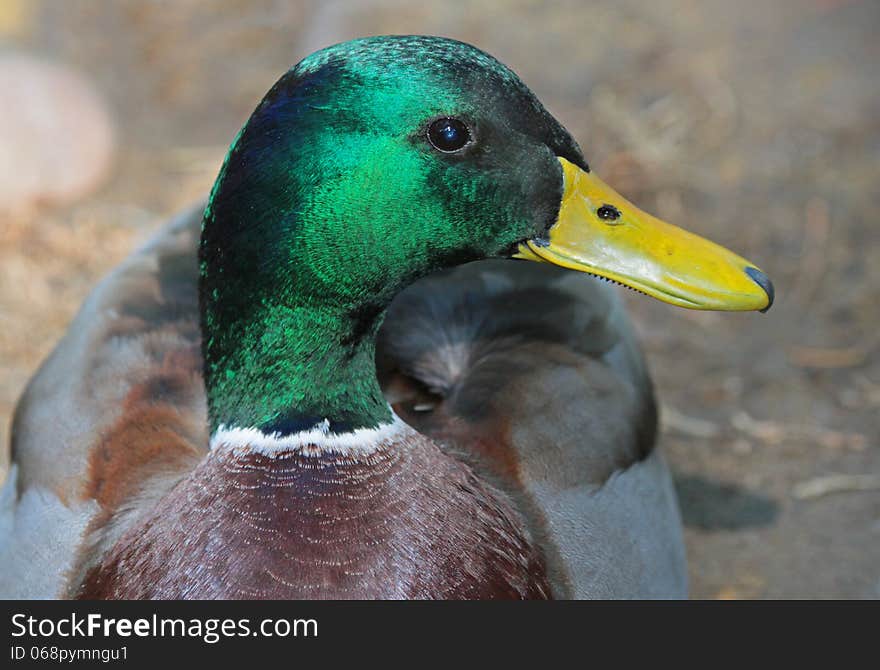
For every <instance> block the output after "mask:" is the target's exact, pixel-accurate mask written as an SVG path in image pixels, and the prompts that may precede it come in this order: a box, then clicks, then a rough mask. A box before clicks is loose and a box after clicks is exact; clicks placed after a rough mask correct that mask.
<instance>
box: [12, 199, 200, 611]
mask: <svg viewBox="0 0 880 670" xmlns="http://www.w3.org/2000/svg"><path fill="white" fill-rule="evenodd" d="M201 211H202V210H201V207H196V208H194V209H192V210H191V211H189V212H187V213H185V214H183V215H181V216H180V217H178V218H177V219H175V220H174V221H173V222H172V223H171V224H170V225H169V226H167V227H166V228H164V229H163V230H162V231H160V233H159V234H158V235H157V236H156V237H154V238H153V239H152V240H151V241H150V242H149V243H148V244H147V245H146V246H144V247H143V248H142V249H140V250H139V251H137V252H135V253H134V254H132V255H131V256H130V257H129V258H127V259H126V260H125V261H124V262H123V263H122V264H121V265H120V266H119V267H118V268H116V269H115V270H114V271H113V272H112V273H111V274H110V275H109V276H108V277H106V278H105V279H104V280H103V281H102V282H101V283H100V284H99V285H98V286H97V287H96V288H95V289H94V291H93V292H92V293H91V294H90V296H89V298H88V299H87V300H86V302H85V303H84V304H83V306H82V308H81V309H80V311H79V313H78V315H77V316H76V318H75V319H74V321H73V322H72V323H71V325H70V328H69V329H68V331H67V333H66V334H65V336H64V338H63V339H62V340H61V341H60V342H59V344H58V345H57V347H56V348H55V350H54V351H53V352H52V354H51V355H50V356H49V358H47V359H46V361H45V362H44V363H43V365H42V366H41V367H40V369H39V370H38V371H37V373H36V374H35V375H34V377H33V378H32V379H31V381H30V382H29V384H28V386H27V388H26V389H25V392H24V394H23V396H22V398H21V399H20V400H19V403H18V406H17V408H16V412H15V416H14V418H13V425H12V441H11V442H12V468H11V469H10V475H9V477H8V478H7V481H6V483H5V484H4V487H3V491H2V493H0V562H2V565H3V570H2V571H0V572H2V575H0V594H2V595H6V596H7V597H49V598H51V597H59V596H62V595H65V594H66V592H67V590H68V588H69V586H70V584H72V583H76V582H77V576H78V575H79V574H81V572H82V571H83V570H84V569H86V567H87V565H88V563H89V562H90V561H91V560H93V558H94V557H95V556H96V555H97V554H98V553H100V551H101V549H102V547H103V546H105V545H106V544H107V543H110V542H112V540H113V537H115V536H116V535H117V534H118V533H119V532H121V531H122V529H123V528H124V526H125V524H126V523H127V522H128V521H129V520H130V519H131V518H132V517H133V516H134V515H135V514H136V513H137V512H138V511H139V510H140V509H141V508H142V507H144V506H145V505H146V504H148V501H149V500H151V499H155V498H157V497H158V496H160V495H161V494H162V493H163V492H164V491H165V490H167V488H168V487H169V486H170V485H172V484H173V482H174V481H176V480H177V479H179V478H180V477H182V476H184V474H185V473H186V472H187V471H188V470H189V468H191V467H192V466H193V465H194V463H195V462H196V461H197V460H198V458H199V457H200V455H201V454H202V453H204V451H205V450H206V449H207V435H206V415H205V397H204V389H203V385H202V379H201V374H202V372H201V367H202V362H201V353H200V350H199V347H200V342H199V339H200V337H199V328H198V300H197V276H198V266H197V261H196V249H197V246H198V238H199V224H200V220H201Z"/></svg>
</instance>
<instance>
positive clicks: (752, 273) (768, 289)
mask: <svg viewBox="0 0 880 670" xmlns="http://www.w3.org/2000/svg"><path fill="white" fill-rule="evenodd" d="M746 274H747V275H748V276H749V277H751V278H752V281H754V282H755V283H756V284H757V285H758V286H760V287H761V288H762V289H764V293H766V294H767V298H768V300H769V301H770V302H768V303H767V306H766V307H765V308H764V309H762V310H761V311H762V312H766V311H767V310H768V309H770V308H771V307H773V296H774V291H773V282H771V281H770V277H768V276H767V275H765V274H764V273H763V272H761V271H760V270H759V269H758V268H753V267H747V268H746Z"/></svg>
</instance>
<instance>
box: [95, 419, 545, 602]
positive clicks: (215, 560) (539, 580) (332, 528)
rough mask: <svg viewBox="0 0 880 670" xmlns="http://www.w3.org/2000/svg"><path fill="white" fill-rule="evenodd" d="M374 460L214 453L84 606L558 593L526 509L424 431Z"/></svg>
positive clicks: (136, 534) (126, 544)
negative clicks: (98, 602) (97, 602)
mask: <svg viewBox="0 0 880 670" xmlns="http://www.w3.org/2000/svg"><path fill="white" fill-rule="evenodd" d="M402 440H403V441H402V442H400V443H396V444H393V445H384V446H383V448H381V449H380V450H379V451H377V452H376V453H374V454H371V455H370V456H368V457H363V456H361V457H358V459H353V458H351V457H334V456H328V455H325V456H320V457H316V456H305V455H301V454H297V453H287V454H284V455H281V456H276V457H274V458H272V457H269V456H265V455H261V454H257V453H249V454H246V455H240V452H239V455H233V453H232V452H230V451H221V452H217V451H215V452H212V453H211V454H210V455H209V456H208V457H207V458H206V459H205V460H203V461H202V463H201V464H200V465H199V466H198V467H197V468H196V469H195V471H194V472H193V473H192V475H191V476H190V477H188V478H187V479H185V480H184V481H182V482H181V483H180V484H178V485H177V487H175V488H174V489H173V490H172V491H171V492H170V493H169V494H168V495H167V497H166V498H165V499H164V500H162V501H161V502H160V503H159V504H158V505H157V506H156V507H155V509H154V511H153V512H152V513H151V514H149V515H147V516H146V517H145V518H144V520H143V521H142V523H138V524H137V525H136V526H134V527H132V528H131V529H129V531H128V532H127V533H126V534H125V535H124V536H123V537H122V538H121V539H120V540H119V541H118V542H117V543H116V544H115V546H113V547H112V548H111V549H110V551H109V552H108V553H107V554H105V556H104V558H103V560H102V561H101V563H100V564H99V565H97V566H96V567H94V568H93V569H92V570H91V571H90V572H89V574H88V575H87V577H86V579H85V581H84V583H83V585H82V589H81V591H80V593H79V597H80V598H86V599H92V598H168V599H170V598H357V599H368V598H425V599H430V598H481V599H482V598H520V599H521V598H546V597H549V587H548V585H547V581H546V578H545V575H544V570H543V567H542V566H543V561H542V559H541V557H540V555H539V553H538V551H537V550H536V549H535V547H533V546H532V545H531V544H530V542H529V540H528V539H527V531H526V526H525V524H524V521H523V519H522V517H521V515H520V513H519V512H518V511H517V510H516V509H515V508H514V506H513V505H512V504H511V502H510V501H509V499H508V498H507V497H506V496H505V495H504V494H503V493H501V492H500V491H498V490H497V489H494V488H492V487H491V486H490V485H487V484H486V483H484V482H483V481H481V480H480V479H479V478H477V477H476V476H475V475H474V473H473V472H472V471H471V469H470V468H469V467H467V466H465V465H463V464H461V463H459V462H457V461H456V460H454V459H452V458H449V457H447V456H446V455H445V454H443V453H442V452H441V451H440V450H439V449H438V448H437V446H436V445H435V444H434V443H433V442H431V441H430V440H428V439H427V438H424V437H422V436H419V435H417V434H410V435H408V436H406V437H405V438H402Z"/></svg>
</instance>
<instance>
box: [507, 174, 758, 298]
mask: <svg viewBox="0 0 880 670" xmlns="http://www.w3.org/2000/svg"><path fill="white" fill-rule="evenodd" d="M559 162H560V163H562V170H563V173H564V179H565V187H564V193H563V196H562V206H561V207H560V210H559V218H558V219H557V220H556V223H555V224H553V226H551V227H550V230H549V233H548V236H547V238H546V239H533V240H527V241H526V242H523V243H522V244H520V245H519V249H518V251H517V253H516V254H514V258H525V259H528V260H533V261H542V262H545V263H552V264H554V265H561V266H562V267H566V268H570V269H572V270H580V271H581V272H588V273H590V274H594V275H598V276H600V277H606V278H608V279H612V280H614V281H616V282H620V283H621V284H625V285H626V286H629V287H631V288H634V289H636V290H638V291H642V292H643V293H647V294H648V295H650V296H653V297H654V298H657V299H659V300H662V301H664V302H668V303H671V304H673V305H679V306H681V307H687V308H689V309H715V310H725V311H744V310H761V311H766V310H768V309H770V305H772V304H773V284H772V283H771V282H770V280H769V279H768V278H767V275H765V274H764V273H763V272H761V271H760V270H759V269H758V268H757V267H755V266H754V265H753V264H752V263H750V262H749V261H747V260H745V259H744V258H741V257H740V256H737V255H736V254H734V253H733V252H731V251H728V250H727V249H725V248H724V247H721V246H719V245H717V244H715V243H713V242H709V241H708V240H705V239H703V238H702V237H699V236H698V235H694V234H693V233H689V232H687V231H686V230H682V229H681V228H678V227H676V226H673V225H671V224H669V223H666V222H664V221H661V220H660V219H657V218H655V217H653V216H651V215H650V214H648V213H646V212H643V211H642V210H640V209H639V208H638V207H636V206H635V205H632V204H631V203H629V202H627V201H626V200H625V199H624V198H623V197H621V196H620V195H619V194H618V193H616V192H615V191H614V189H612V188H611V187H610V186H608V185H607V184H605V182H603V181H602V180H601V179H599V178H598V177H596V176H595V175H594V174H593V173H592V172H585V171H584V170H582V169H580V168H579V167H577V166H576V165H574V164H573V163H570V162H569V161H567V160H565V159H564V158H560V159H559Z"/></svg>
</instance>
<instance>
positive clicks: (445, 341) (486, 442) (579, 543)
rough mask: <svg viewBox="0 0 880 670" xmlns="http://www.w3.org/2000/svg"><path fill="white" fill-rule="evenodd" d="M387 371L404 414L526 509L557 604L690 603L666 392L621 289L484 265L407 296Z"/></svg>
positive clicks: (382, 346) (393, 321) (390, 339)
mask: <svg viewBox="0 0 880 670" xmlns="http://www.w3.org/2000/svg"><path fill="white" fill-rule="evenodd" d="M377 358H378V363H379V371H380V380H381V381H382V382H383V385H384V388H385V389H386V394H387V395H388V396H389V399H390V400H391V401H392V404H393V405H394V407H395V411H397V413H398V414H399V415H400V416H401V417H402V418H404V419H405V420H406V421H407V422H409V423H411V424H412V425H413V426H414V427H416V428H417V429H418V430H420V431H421V432H424V433H426V434H428V435H430V436H431V437H433V438H435V439H436V440H437V441H438V442H440V443H441V444H443V445H445V446H446V448H447V449H449V450H451V451H453V452H454V453H455V454H456V455H457V456H459V457H460V458H462V459H464V460H467V461H468V462H470V463H471V464H472V465H473V466H474V467H475V468H477V469H478V470H479V471H480V472H482V473H484V474H485V476H487V477H491V478H493V479H494V480H495V482H496V483H497V484H499V485H500V486H502V487H504V488H506V490H508V491H509V492H510V493H511V495H512V496H513V497H514V498H515V499H517V500H518V502H519V504H520V506H521V507H522V508H523V509H524V510H525V511H526V514H527V516H528V517H529V519H530V522H531V526H532V532H533V535H534V538H535V541H536V542H539V543H540V544H541V545H542V546H543V548H544V551H545V554H546V561H547V564H548V571H549V573H550V577H551V582H552V583H553V585H554V590H555V594H556V595H557V596H561V597H627V596H629V597H680V596H683V595H685V593H686V579H685V565H684V552H683V545H682V538H681V522H680V519H679V515H678V508H677V503H676V500H675V495H674V492H673V490H672V487H671V483H670V478H669V473H668V471H667V469H666V466H665V463H664V462H663V460H662V457H661V455H659V454H657V453H655V451H654V450H653V447H654V437H655V430H656V411H655V405H654V399H653V393H652V388H651V382H650V378H649V376H648V373H647V370H646V367H645V363H644V360H643V357H642V355H641V352H640V350H639V348H638V345H637V343H636V341H635V339H634V333H633V330H632V328H631V326H630V323H629V321H628V319H627V317H626V315H625V312H624V310H623V307H622V304H621V302H620V301H619V299H618V297H617V294H616V289H615V288H614V287H612V286H610V285H608V284H606V283H604V282H602V281H599V280H598V279H595V278H592V277H589V276H586V275H583V274H579V273H574V272H571V271H566V270H562V269H560V268H556V267H552V266H548V265H543V264H538V263H529V262H512V261H481V262H478V263H473V264H470V265H467V266H463V267H461V268H457V269H455V270H453V271H450V272H445V273H442V274H439V275H437V276H434V277H430V278H427V279H425V280H422V281H421V282H419V283H417V284H415V285H413V286H412V287H410V288H409V289H407V290H406V291H405V292H404V293H402V294H401V295H400V296H399V297H398V299H397V300H395V302H394V304H393V305H392V308H391V309H390V311H389V314H388V318H387V320H386V323H385V325H384V326H383V329H382V331H381V334H380V341H379V347H378V355H377Z"/></svg>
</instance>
